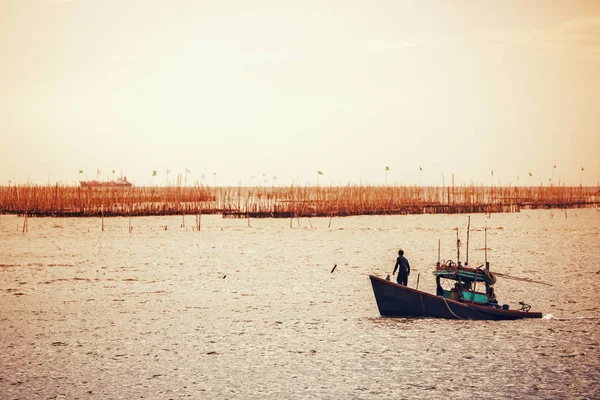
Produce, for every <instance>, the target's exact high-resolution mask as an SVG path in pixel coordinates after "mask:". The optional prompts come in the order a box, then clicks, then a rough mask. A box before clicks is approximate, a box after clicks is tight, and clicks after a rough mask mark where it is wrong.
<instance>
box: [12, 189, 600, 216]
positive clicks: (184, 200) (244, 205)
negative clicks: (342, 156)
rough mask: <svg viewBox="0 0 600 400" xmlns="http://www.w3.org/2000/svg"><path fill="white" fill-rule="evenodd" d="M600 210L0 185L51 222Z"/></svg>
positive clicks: (502, 197)
mask: <svg viewBox="0 0 600 400" xmlns="http://www.w3.org/2000/svg"><path fill="white" fill-rule="evenodd" d="M599 205H600V187H572V186H561V187H544V186H540V187H514V186H512V187H511V186H509V187H495V186H474V185H470V186H456V187H439V186H425V187H418V186H355V185H348V186H338V187H319V186H317V187H314V186H305V187H302V186H290V187H242V186H240V187H209V186H196V187H145V186H140V187H87V188H82V187H75V186H66V185H59V184H57V185H54V186H51V185H50V186H40V185H12V186H0V213H3V214H19V215H26V216H27V215H29V216H53V217H91V216H104V217H112V216H152V215H186V214H195V215H200V214H222V215H223V216H224V217H232V218H261V217H264V218H268V217H272V218H290V217H318V216H327V217H331V216H348V215H373V214H380V215H385V214H430V213H496V212H519V211H520V210H521V209H523V208H530V209H535V208H580V207H598V206H599Z"/></svg>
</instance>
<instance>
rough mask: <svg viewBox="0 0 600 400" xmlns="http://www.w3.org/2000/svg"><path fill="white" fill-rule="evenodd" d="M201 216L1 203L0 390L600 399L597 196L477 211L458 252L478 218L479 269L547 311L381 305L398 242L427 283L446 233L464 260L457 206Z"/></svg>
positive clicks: (474, 247) (472, 240)
mask: <svg viewBox="0 0 600 400" xmlns="http://www.w3.org/2000/svg"><path fill="white" fill-rule="evenodd" d="M195 222H196V221H195V217H194V216H187V217H181V216H173V217H143V218H133V219H132V220H131V225H132V232H131V233H129V224H130V220H129V219H127V218H111V219H105V220H104V231H102V228H101V226H102V222H101V220H100V218H84V219H57V218H29V221H28V231H27V232H22V230H23V226H22V225H23V218H22V217H17V216H7V215H2V216H1V217H0V347H1V351H0V366H1V368H0V398H2V399H57V398H68V399H92V398H96V399H135V398H146V399H184V398H192V399H204V398H207V399H209V398H219V399H220V398H223V399H225V398H228V399H281V398H285V399H298V398H321V399H342V398H357V399H381V398H389V399H398V398H424V399H431V398H464V397H469V398H485V399H497V398H508V399H517V398H518V399H521V398H552V399H554V398H599V397H600V386H599V383H598V376H599V375H600V374H599V373H600V328H599V325H600V305H599V301H600V212H598V210H596V209H579V210H566V211H564V210H553V211H548V210H544V211H523V212H521V213H516V214H492V215H489V216H488V215H483V214H474V215H472V216H471V230H470V235H469V243H468V246H469V252H468V257H469V264H470V265H471V266H479V265H481V264H483V262H484V260H485V257H486V251H485V244H484V243H485V236H486V235H485V233H486V232H485V231H484V228H485V227H486V225H487V247H488V250H487V259H488V261H489V262H490V264H491V270H492V272H494V271H496V272H500V273H503V274H508V275H511V276H516V277H524V278H529V279H534V280H537V281H543V282H546V283H548V284H551V285H552V286H546V285H541V284H532V283H526V282H521V281H515V280H509V279H503V278H498V282H497V284H496V287H495V289H496V293H497V296H498V300H499V302H500V304H508V305H509V306H510V307H511V308H512V309H514V308H518V307H519V305H518V302H519V301H525V302H526V303H528V304H531V306H532V311H540V312H542V313H543V314H544V318H542V319H535V320H519V321H499V322H498V321H496V322H494V321H464V320H459V321H457V320H435V319H389V318H382V317H380V316H379V313H378V310H377V306H376V303H375V299H374V296H373V293H372V289H371V286H370V283H369V279H368V275H369V274H375V275H378V276H381V277H385V275H388V274H390V273H391V272H392V269H393V267H394V262H395V260H396V257H397V251H398V249H400V248H402V249H404V251H405V256H406V257H407V258H408V260H409V261H410V264H411V275H410V277H409V286H410V287H415V286H416V283H417V280H418V281H419V289H420V290H425V291H428V292H431V293H435V280H434V277H433V275H432V273H431V272H432V270H433V269H434V268H435V263H436V261H437V256H438V240H440V243H441V258H442V259H452V260H453V261H457V246H456V242H457V230H456V228H458V238H459V239H460V240H461V247H460V248H459V250H460V259H461V261H462V262H463V263H464V262H465V261H466V257H467V216H466V215H408V216H357V217H346V218H333V219H331V220H330V219H328V218H313V219H307V218H300V219H292V220H289V219H260V220H259V219H251V220H245V219H223V218H221V217H220V216H202V217H201V229H200V231H197V230H196V229H195V227H194V225H195ZM334 266H336V267H335V269H334ZM332 270H333V272H332ZM393 278H394V277H393Z"/></svg>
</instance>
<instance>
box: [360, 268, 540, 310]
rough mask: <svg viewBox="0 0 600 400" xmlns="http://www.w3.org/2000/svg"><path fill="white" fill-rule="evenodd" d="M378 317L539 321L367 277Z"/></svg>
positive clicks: (370, 276) (374, 277)
mask: <svg viewBox="0 0 600 400" xmlns="http://www.w3.org/2000/svg"><path fill="white" fill-rule="evenodd" d="M369 278H370V280H371V285H372V286H373V293H374V294H375V300H376V301H377V307H378V308H379V313H380V314H381V316H383V317H405V318H414V317H423V318H445V319H474V320H513V319H521V318H541V317H542V313H539V312H524V311H518V310H504V309H502V308H497V307H493V306H486V305H481V304H474V303H465V302H458V301H454V300H450V299H445V298H443V297H441V296H435V295H432V294H429V293H426V292H422V291H420V290H416V289H411V288H409V287H406V286H402V285H398V284H396V283H394V282H391V281H388V280H385V279H381V278H378V277H376V276H373V275H369Z"/></svg>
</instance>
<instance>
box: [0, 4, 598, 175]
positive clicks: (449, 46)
mask: <svg viewBox="0 0 600 400" xmlns="http://www.w3.org/2000/svg"><path fill="white" fill-rule="evenodd" d="M0 57H1V62H0V139H1V143H2V145H1V146H0V185H6V184H8V183H9V181H10V182H12V183H27V182H31V183H36V184H46V183H51V184H54V183H56V182H62V183H67V184H75V183H76V182H77V180H79V179H96V178H97V176H98V177H99V178H100V179H101V180H106V179H112V178H113V176H114V177H117V176H121V175H124V176H127V178H128V180H129V181H132V182H133V183H134V184H136V185H157V184H166V183H167V182H168V181H169V182H171V183H172V182H173V181H174V180H175V179H176V176H177V174H178V173H182V174H183V176H184V180H185V182H187V184H188V185H190V184H192V183H193V182H195V181H200V182H202V183H204V184H210V185H213V184H216V185H219V186H229V185H239V184H242V185H259V184H260V185H262V184H264V185H266V184H268V185H271V184H275V185H286V186H288V185H291V184H292V183H294V184H302V185H304V184H311V185H314V184H317V183H318V184H320V185H332V186H337V185H346V184H361V183H362V184H372V185H384V184H390V185H392V184H398V185H400V184H402V185H413V184H423V185H442V184H445V185H448V184H449V183H450V182H451V180H452V176H453V175H454V179H455V182H456V184H471V183H473V184H485V185H488V184H494V185H498V184H501V185H508V184H511V185H522V186H526V185H530V184H531V185H539V184H544V185H548V184H551V183H554V184H559V183H560V184H567V185H579V184H580V182H581V183H583V184H584V185H597V184H598V181H600V157H599V156H598V152H599V150H600V73H599V72H598V71H600V2H598V1H596V0H591V1H577V0H574V1H563V0H560V1H557V0H544V1H534V0H532V1H526V2H524V1H510V0H507V1H492V0H490V1H471V0H462V1H461V0H456V1H436V2H434V1H393V0H392V1H385V0H381V1H376V2H373V1H367V0H365V1H353V0H343V1H342V0H341V1H328V0H318V1H313V0H303V1H281V0H275V1H265V0H257V1H245V0H239V1H233V0H222V1H191V0H189V1H186V0H179V1H166V0H164V1H163V0H128V1H122V0H1V1H0ZM555 166H556V167H555ZM386 167H389V170H388V171H386ZM582 168H583V170H582ZM186 169H187V170H189V171H190V172H189V173H187V174H186V173H185V170H186ZM80 170H81V171H83V173H81V174H80V173H79V171H80ZM113 170H114V171H115V173H114V175H113V173H112V171H113ZM167 170H170V171H171V172H170V174H169V176H168V177H167V174H166V171H167ZM98 171H100V172H101V173H100V175H97V173H98ZM153 171H156V172H157V174H156V176H155V177H153V176H152V175H153ZM318 171H321V172H322V174H318ZM492 171H493V172H492ZM530 174H531V176H530ZM203 177H204V178H203Z"/></svg>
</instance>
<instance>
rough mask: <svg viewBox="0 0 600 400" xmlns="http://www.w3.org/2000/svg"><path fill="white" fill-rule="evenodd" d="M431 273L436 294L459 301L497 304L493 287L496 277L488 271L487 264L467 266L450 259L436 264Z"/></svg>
mask: <svg viewBox="0 0 600 400" xmlns="http://www.w3.org/2000/svg"><path fill="white" fill-rule="evenodd" d="M433 274H434V275H435V276H436V278H435V281H436V284H437V291H436V293H437V295H438V296H442V297H444V298H446V299H451V300H455V301H461V302H469V303H477V304H485V305H496V304H498V301H497V300H496V296H495V294H494V287H493V286H494V283H496V278H495V277H494V276H493V275H492V273H491V272H490V271H489V265H488V266H487V268H482V267H479V268H469V267H465V266H461V265H460V264H458V265H457V264H455V263H453V262H451V261H450V262H447V263H444V264H438V265H437V268H436V270H435V271H433ZM442 280H443V282H444V285H443V286H442ZM444 286H446V287H447V288H445V287H444Z"/></svg>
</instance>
